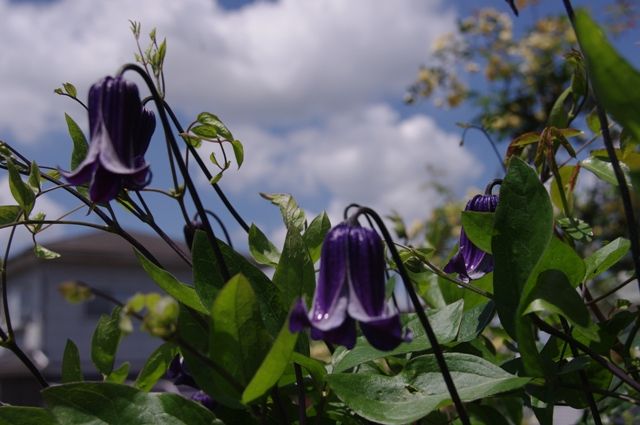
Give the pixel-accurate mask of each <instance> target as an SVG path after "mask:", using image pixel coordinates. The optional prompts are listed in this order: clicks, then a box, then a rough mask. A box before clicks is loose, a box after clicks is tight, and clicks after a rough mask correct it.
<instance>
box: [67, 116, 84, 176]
mask: <svg viewBox="0 0 640 425" xmlns="http://www.w3.org/2000/svg"><path fill="white" fill-rule="evenodd" d="M64 119H65V120H66V121H67V129H68V130H69V136H71V141H72V142H73V151H72V152H71V169H72V170H75V169H76V168H77V167H78V165H80V163H81V162H82V161H84V159H85V158H86V156H87V151H88V149H89V145H88V143H87V138H86V137H84V133H83V132H82V130H81V129H80V127H79V126H78V124H76V122H75V121H74V120H73V118H71V117H70V116H69V115H67V114H64Z"/></svg>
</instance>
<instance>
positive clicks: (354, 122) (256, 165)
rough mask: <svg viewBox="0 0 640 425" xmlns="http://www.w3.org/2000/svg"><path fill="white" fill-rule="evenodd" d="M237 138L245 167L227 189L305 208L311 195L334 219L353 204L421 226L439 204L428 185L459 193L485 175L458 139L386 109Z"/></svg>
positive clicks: (251, 130)
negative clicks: (273, 194) (270, 195)
mask: <svg viewBox="0 0 640 425" xmlns="http://www.w3.org/2000/svg"><path fill="white" fill-rule="evenodd" d="M237 133H238V135H239V136H240V137H242V140H244V141H245V151H246V157H245V164H244V165H243V167H242V169H241V170H240V171H239V172H237V173H234V172H229V173H227V174H226V175H225V178H224V186H225V187H226V188H229V189H230V190H232V191H234V192H236V193H240V192H249V193H251V192H253V193H255V192H257V191H284V192H291V193H293V194H294V195H295V196H296V197H297V198H298V199H299V200H301V201H302V203H303V204H304V200H305V199H310V197H309V195H308V194H317V193H327V194H328V195H329V199H331V201H330V205H327V206H325V207H326V208H327V209H328V211H329V212H330V213H331V215H332V218H334V219H339V217H341V214H342V209H343V208H344V207H345V206H346V205H348V204H349V203H351V202H357V203H361V204H366V205H369V206H372V207H374V208H377V209H379V210H380V211H381V212H382V213H388V212H390V211H391V210H397V211H398V212H400V213H401V214H402V215H403V216H405V217H407V218H409V219H417V218H424V217H425V215H427V214H428V213H429V211H430V210H431V208H432V207H433V206H434V205H437V203H438V202H440V201H441V198H440V195H439V193H438V191H437V190H436V189H435V188H434V187H432V186H430V185H429V184H428V182H429V181H430V180H433V179H435V180H437V181H438V180H439V182H441V183H446V185H447V187H449V188H451V189H453V190H461V189H463V188H464V187H465V185H466V184H468V182H469V181H470V179H473V178H477V177H478V176H480V175H481V174H482V172H483V171H484V169H483V167H482V166H481V165H478V164H477V162H476V160H475V159H474V158H473V157H472V156H471V155H470V154H469V153H468V152H467V151H465V150H463V149H461V148H460V147H459V146H458V141H459V136H458V135H453V134H449V133H446V132H444V131H442V130H441V129H439V128H438V126H437V124H436V123H435V122H434V120H433V119H431V118H430V117H428V116H425V115H415V116H412V117H409V118H402V117H401V116H400V115H399V114H398V113H397V112H396V111H394V110H393V109H392V108H391V107H390V106H388V105H386V104H375V105H370V106H368V107H366V108H364V109H361V110H356V111H351V112H345V113H342V114H340V115H337V116H333V117H329V118H328V119H327V120H326V121H325V122H324V123H323V124H321V125H315V126H308V127H304V128H300V129H297V130H294V131H290V132H286V133H284V134H279V135H275V134H273V133H269V132H266V131H264V130H260V129H258V128H256V127H240V128H239V129H237ZM274 164H278V166H277V167H275V166H274ZM429 173H431V175H429ZM440 179H446V181H442V180H440Z"/></svg>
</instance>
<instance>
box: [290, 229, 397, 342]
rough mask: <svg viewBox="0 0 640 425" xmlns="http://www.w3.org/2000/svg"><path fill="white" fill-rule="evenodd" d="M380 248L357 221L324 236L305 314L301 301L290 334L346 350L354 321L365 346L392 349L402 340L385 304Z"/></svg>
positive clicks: (375, 237) (353, 336) (390, 307)
mask: <svg viewBox="0 0 640 425" xmlns="http://www.w3.org/2000/svg"><path fill="white" fill-rule="evenodd" d="M384 268H385V261H384V247H383V243H382V240H381V239H380V236H378V234H377V233H376V232H375V231H374V230H373V229H370V228H366V227H361V226H360V225H359V224H358V223H357V222H351V221H347V222H343V223H341V224H339V225H337V226H335V227H334V228H333V229H331V230H330V231H329V233H328V234H327V236H326V237H325V240H324V244H323V246H322V253H321V257H320V273H319V275H318V283H317V286H316V292H315V295H314V298H313V305H312V307H311V311H310V312H308V311H307V307H306V305H305V303H304V301H303V300H302V299H299V300H298V301H297V302H296V304H295V305H294V308H293V311H292V313H291V316H290V319H289V327H290V330H291V331H292V332H299V331H300V330H302V329H303V328H305V327H310V328H311V337H312V338H313V339H322V340H324V341H326V342H328V343H333V344H339V345H344V346H346V347H347V348H352V347H353V346H354V345H355V342H356V323H355V322H356V321H357V322H359V323H360V329H361V330H362V333H363V334H364V336H365V337H366V338H367V340H368V341H369V343H370V344H371V345H372V346H373V347H375V348H377V349H380V350H392V349H394V348H395V347H397V346H398V345H399V344H400V343H401V342H403V341H405V340H407V338H406V335H405V334H404V333H403V330H402V324H401V323H400V317H399V313H398V311H397V310H396V309H395V308H394V307H393V304H392V303H389V302H387V300H386V299H385V273H384Z"/></svg>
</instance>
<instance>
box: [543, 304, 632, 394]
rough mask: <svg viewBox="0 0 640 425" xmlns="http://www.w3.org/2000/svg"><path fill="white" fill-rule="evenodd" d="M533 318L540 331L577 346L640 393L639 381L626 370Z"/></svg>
mask: <svg viewBox="0 0 640 425" xmlns="http://www.w3.org/2000/svg"><path fill="white" fill-rule="evenodd" d="M532 316H533V321H534V323H535V324H536V326H538V328H539V329H540V330H542V331H543V332H545V333H548V334H549V335H553V336H555V337H558V338H560V339H561V340H563V341H567V342H570V343H573V344H575V346H576V347H577V348H579V349H580V351H582V352H584V353H585V354H587V355H588V356H589V357H591V358H592V359H593V360H595V361H596V362H597V363H599V364H600V366H602V367H604V368H605V369H607V370H608V371H609V372H611V373H612V374H613V375H614V376H616V377H617V378H618V379H620V380H621V381H623V382H624V383H625V384H627V385H629V386H630V387H631V388H633V389H634V390H635V391H640V383H638V382H637V381H635V380H633V379H631V378H630V377H629V375H627V373H626V372H625V371H624V370H622V369H621V368H619V367H618V366H616V365H615V364H613V363H611V362H610V361H608V360H607V359H605V358H604V357H602V356H601V355H600V354H598V353H596V352H595V351H593V350H592V349H591V348H589V347H588V346H586V345H584V344H582V343H581V342H579V341H577V340H575V339H574V338H572V337H571V336H569V335H566V334H565V333H564V332H562V331H559V330H558V329H556V328H554V327H553V326H551V325H549V324H548V323H547V322H545V321H544V320H542V319H540V318H539V317H538V316H536V315H535V314H533V315H532Z"/></svg>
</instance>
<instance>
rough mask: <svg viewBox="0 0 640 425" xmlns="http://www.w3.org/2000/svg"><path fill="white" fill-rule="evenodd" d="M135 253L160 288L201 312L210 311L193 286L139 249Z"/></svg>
mask: <svg viewBox="0 0 640 425" xmlns="http://www.w3.org/2000/svg"><path fill="white" fill-rule="evenodd" d="M135 253H136V257H138V262H139V263H140V265H141V266H142V268H143V269H144V271H145V272H147V275H148V276H149V277H150V278H151V279H153V281H154V282H155V283H156V284H157V285H158V286H159V287H160V288H162V289H164V290H165V291H166V292H167V294H169V295H171V296H172V297H173V298H175V299H176V300H178V301H179V302H181V303H182V304H184V305H186V306H187V307H191V308H192V309H194V310H196V311H199V312H200V313H204V314H207V313H208V310H207V308H206V307H205V306H204V305H203V304H202V301H200V298H199V297H198V294H197V293H196V290H195V289H194V288H193V287H191V286H188V285H186V284H184V283H182V282H180V281H179V280H178V279H176V278H175V277H174V276H173V275H172V274H171V273H169V272H168V271H166V270H163V269H161V268H160V267H158V266H156V265H155V264H153V263H152V262H151V261H149V260H148V259H147V258H146V257H145V256H144V255H143V254H142V253H141V252H139V251H138V250H137V249H136V250H135Z"/></svg>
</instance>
